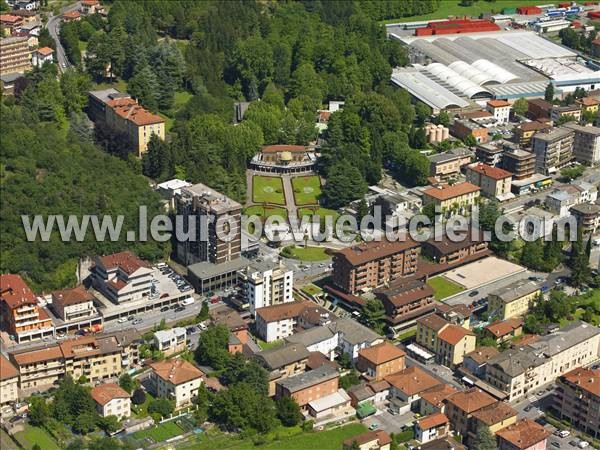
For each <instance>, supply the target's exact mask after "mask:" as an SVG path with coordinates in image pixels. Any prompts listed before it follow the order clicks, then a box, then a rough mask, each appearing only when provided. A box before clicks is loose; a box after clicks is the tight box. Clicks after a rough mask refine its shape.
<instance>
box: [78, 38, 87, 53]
mask: <svg viewBox="0 0 600 450" xmlns="http://www.w3.org/2000/svg"><path fill="white" fill-rule="evenodd" d="M77 44H78V47H79V51H80V52H85V51H87V44H88V43H87V42H86V41H79V42H78V43H77Z"/></svg>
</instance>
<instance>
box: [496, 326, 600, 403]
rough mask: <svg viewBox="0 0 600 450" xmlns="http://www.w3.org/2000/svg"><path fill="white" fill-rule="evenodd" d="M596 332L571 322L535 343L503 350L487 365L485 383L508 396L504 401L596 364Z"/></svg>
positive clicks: (599, 345)
mask: <svg viewBox="0 0 600 450" xmlns="http://www.w3.org/2000/svg"><path fill="white" fill-rule="evenodd" d="M599 353H600V329H598V328H597V327H594V326H592V325H589V324H587V323H585V322H582V321H575V322H573V323H571V324H570V325H567V326H566V327H564V328H561V329H560V330H559V331H557V332H555V333H552V334H548V335H545V336H541V337H540V338H538V339H537V340H536V341H535V342H531V343H528V344H526V345H521V346H519V347H516V348H513V349H510V350H506V351H504V352H502V353H500V354H499V355H497V356H495V357H493V358H491V359H490V360H489V361H488V364H487V368H486V371H485V378H486V382H487V383H489V384H491V385H492V386H494V387H495V388H497V389H500V390H501V391H503V392H505V393H506V394H507V395H508V400H509V401H513V400H515V399H518V398H521V397H523V396H526V395H527V394H528V392H530V391H532V390H537V389H539V388H540V387H542V386H544V385H546V384H548V383H551V382H553V381H554V380H555V379H556V378H557V377H560V376H561V375H563V374H565V373H566V372H568V371H569V370H572V369H573V368H576V367H581V366H586V365H588V364H591V363H593V362H595V361H597V360H598V357H599Z"/></svg>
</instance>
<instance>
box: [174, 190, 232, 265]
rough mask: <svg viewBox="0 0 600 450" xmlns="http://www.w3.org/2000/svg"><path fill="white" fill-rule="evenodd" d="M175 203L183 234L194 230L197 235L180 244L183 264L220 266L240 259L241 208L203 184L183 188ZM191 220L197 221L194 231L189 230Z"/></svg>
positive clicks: (178, 255)
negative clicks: (181, 218)
mask: <svg viewBox="0 0 600 450" xmlns="http://www.w3.org/2000/svg"><path fill="white" fill-rule="evenodd" d="M176 203H177V213H178V214H180V215H182V216H183V219H184V220H183V223H184V224H185V225H184V231H185V232H190V233H191V232H192V231H194V236H195V239H194V240H191V239H188V240H185V241H184V242H178V243H177V247H176V252H177V258H178V259H179V260H180V261H181V262H182V263H183V264H185V265H190V264H194V263H198V262H210V263H212V264H221V263H224V262H229V261H234V260H236V259H239V258H240V256H241V211H242V205H240V204H239V203H238V202H236V201H235V200H233V199H231V198H229V197H227V196H225V195H223V194H221V193H220V192H217V191H215V190H214V189H212V188H210V187H208V186H206V185H204V184H201V183H198V184H195V185H193V186H189V187H184V188H182V189H181V192H180V194H179V195H177V196H176ZM189 221H192V222H194V224H195V229H194V230H191V229H188V228H187V224H188V223H189ZM223 236H229V237H230V239H228V240H225V239H222V237H223Z"/></svg>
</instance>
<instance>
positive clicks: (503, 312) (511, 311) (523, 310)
mask: <svg viewBox="0 0 600 450" xmlns="http://www.w3.org/2000/svg"><path fill="white" fill-rule="evenodd" d="M540 292H541V291H540V286H539V285H538V284H537V283H535V282H533V281H529V280H519V281H515V282H514V283H511V284H509V285H507V286H504V287H502V288H499V289H496V290H495V291H492V292H490V293H489V294H488V311H489V313H490V316H492V317H498V318H499V319H500V320H506V319H510V318H511V317H521V316H524V315H525V314H527V312H528V311H529V309H530V308H531V307H532V306H533V305H534V302H535V299H536V298H537V297H538V295H539V294H540Z"/></svg>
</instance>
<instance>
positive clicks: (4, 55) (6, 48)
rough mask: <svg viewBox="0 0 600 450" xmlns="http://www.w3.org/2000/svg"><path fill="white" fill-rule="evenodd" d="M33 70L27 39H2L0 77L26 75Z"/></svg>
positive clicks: (17, 37)
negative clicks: (15, 74) (14, 74)
mask: <svg viewBox="0 0 600 450" xmlns="http://www.w3.org/2000/svg"><path fill="white" fill-rule="evenodd" d="M28 70H31V51H30V50H29V39H28V38H27V37H21V36H12V37H7V38H1V39H0V75H5V74H7V73H25V72H27V71H28Z"/></svg>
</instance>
